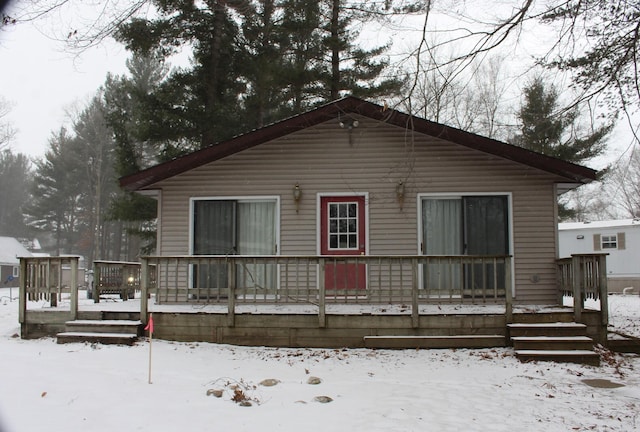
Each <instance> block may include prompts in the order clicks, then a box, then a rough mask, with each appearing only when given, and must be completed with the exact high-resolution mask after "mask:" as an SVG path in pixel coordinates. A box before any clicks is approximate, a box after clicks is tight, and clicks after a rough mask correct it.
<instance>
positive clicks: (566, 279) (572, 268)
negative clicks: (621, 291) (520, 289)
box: [557, 254, 609, 326]
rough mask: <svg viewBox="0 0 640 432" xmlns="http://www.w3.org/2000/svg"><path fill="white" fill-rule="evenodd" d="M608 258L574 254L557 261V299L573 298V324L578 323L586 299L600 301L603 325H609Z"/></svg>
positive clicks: (601, 255)
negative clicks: (558, 297) (563, 297)
mask: <svg viewBox="0 0 640 432" xmlns="http://www.w3.org/2000/svg"><path fill="white" fill-rule="evenodd" d="M607 255H608V254H574V255H571V257H570V258H562V259H559V260H558V261H557V265H558V287H559V295H560V297H562V296H567V297H572V298H573V311H574V317H575V320H576V322H580V321H581V313H582V311H583V310H584V304H585V300H586V299H592V300H599V301H600V312H601V316H602V324H603V325H605V326H606V325H607V323H608V322H609V312H608V311H609V307H608V302H607V294H608V291H607V259H606V258H607ZM560 304H562V301H560Z"/></svg>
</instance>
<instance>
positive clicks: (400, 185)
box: [396, 180, 404, 210]
mask: <svg viewBox="0 0 640 432" xmlns="http://www.w3.org/2000/svg"><path fill="white" fill-rule="evenodd" d="M396 197H397V198H398V204H400V210H402V205H403V204H404V183H403V182H402V180H400V181H399V182H398V185H397V186H396Z"/></svg>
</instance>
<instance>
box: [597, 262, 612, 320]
mask: <svg viewBox="0 0 640 432" xmlns="http://www.w3.org/2000/svg"><path fill="white" fill-rule="evenodd" d="M607 255H608V254H601V255H598V288H599V290H600V292H599V296H600V315H601V317H602V325H603V326H604V329H605V332H606V330H607V326H608V325H609V298H608V297H607V296H608V295H609V288H608V286H607Z"/></svg>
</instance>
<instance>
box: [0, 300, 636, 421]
mask: <svg viewBox="0 0 640 432" xmlns="http://www.w3.org/2000/svg"><path fill="white" fill-rule="evenodd" d="M14 294H15V296H17V291H16V290H14ZM17 309H18V303H17V301H9V292H8V290H7V289H0V432H23V431H39V430H47V431H50V432H55V431H65V432H69V431H92V432H102V431H105V432H106V431H109V432H112V431H114V430H119V431H154V432H163V431H171V432H175V431H176V430H181V429H183V430H189V431H193V432H198V431H212V430H227V431H250V430H260V431H270V430H277V431H285V432H287V431H296V432H299V431H300V430H308V431H316V430H317V431H347V430H348V431H365V430H366V431H456V432H457V431H540V430H544V431H545V432H554V431H563V432H564V431H587V430H589V431H591V430H596V431H633V430H640V357H639V356H636V355H617V354H615V355H614V354H611V353H609V352H606V351H603V352H602V356H603V363H602V366H600V367H592V366H581V365H572V364H555V363H546V362H540V363H526V364H525V363H521V362H519V361H518V360H516V359H515V357H514V355H513V352H512V350H510V349H507V348H504V349H502V348H501V349H482V350H399V351H389V350H367V349H349V350H346V349H345V350H331V349H275V348H263V347H237V346H230V345H216V344H209V343H174V342H166V341H161V340H153V345H152V351H151V353H152V357H151V358H152V362H151V381H152V384H149V382H148V380H149V344H148V342H147V341H141V342H139V343H138V344H137V345H135V346H133V347H125V346H101V345H91V344H68V345H58V344H56V342H55V339H52V338H45V339H40V340H21V339H20V338H19V337H17V335H18V334H19V326H18V319H17V315H18V314H17V312H18V311H17ZM610 310H611V323H612V324H613V326H614V328H615V329H616V330H617V331H622V332H627V333H631V334H634V335H635V336H640V297H638V296H637V295H636V296H626V297H623V296H615V297H613V296H612V297H610ZM312 377H317V378H319V380H320V383H319V384H309V379H310V378H312ZM265 380H266V381H265ZM261 382H262V383H263V384H275V385H263V384H261ZM208 393H209V395H208ZM213 393H215V394H213ZM219 394H221V396H220V397H216V395H219ZM322 397H327V398H330V400H331V401H330V402H326V401H327V400H329V399H326V398H322ZM233 399H236V400H237V401H238V402H242V401H244V402H245V403H243V404H240V403H237V402H234V400H233ZM249 404H250V405H251V406H243V405H249Z"/></svg>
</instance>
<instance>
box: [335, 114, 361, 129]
mask: <svg viewBox="0 0 640 432" xmlns="http://www.w3.org/2000/svg"><path fill="white" fill-rule="evenodd" d="M359 124H360V123H358V120H356V119H354V118H351V117H345V118H343V119H341V120H340V127H341V128H343V129H349V130H351V129H353V128H357V127H358V125H359Z"/></svg>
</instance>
